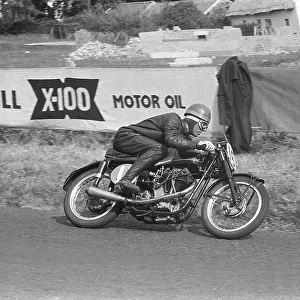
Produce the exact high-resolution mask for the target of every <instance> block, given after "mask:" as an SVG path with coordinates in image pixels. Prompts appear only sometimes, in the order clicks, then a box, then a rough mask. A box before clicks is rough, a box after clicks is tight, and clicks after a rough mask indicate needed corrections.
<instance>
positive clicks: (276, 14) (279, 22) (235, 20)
mask: <svg viewBox="0 0 300 300" xmlns="http://www.w3.org/2000/svg"><path fill="white" fill-rule="evenodd" d="M230 19H231V22H232V25H233V26H236V25H240V24H243V23H244V21H245V22H246V24H251V23H256V22H257V20H258V19H261V22H262V26H265V22H264V20H265V19H271V20H272V26H273V27H274V28H275V31H276V29H278V28H281V27H284V26H286V24H285V19H289V22H290V27H291V31H292V32H298V33H300V29H299V20H298V16H297V10H295V9H293V10H285V11H283V10H282V11H273V12H269V13H264V14H255V15H246V16H231V17H230Z"/></svg>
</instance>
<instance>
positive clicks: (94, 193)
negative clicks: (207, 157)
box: [85, 183, 196, 204]
mask: <svg viewBox="0 0 300 300" xmlns="http://www.w3.org/2000/svg"><path fill="white" fill-rule="evenodd" d="M195 185H196V183H194V184H192V185H191V186H189V187H188V188H187V189H185V190H183V191H180V192H177V193H174V194H170V195H166V196H160V197H156V198H153V199H148V200H137V199H131V198H126V197H123V196H121V195H119V194H115V193H112V192H109V191H104V190H101V189H99V188H97V187H95V186H90V187H88V188H87V189H86V191H85V192H86V193H87V194H88V195H89V196H91V197H99V198H102V199H105V200H109V201H115V202H123V203H130V204H154V203H158V202H161V201H169V200H172V199H173V198H175V197H182V196H184V195H186V194H188V193H190V192H191V191H192V190H193V189H194V187H195Z"/></svg>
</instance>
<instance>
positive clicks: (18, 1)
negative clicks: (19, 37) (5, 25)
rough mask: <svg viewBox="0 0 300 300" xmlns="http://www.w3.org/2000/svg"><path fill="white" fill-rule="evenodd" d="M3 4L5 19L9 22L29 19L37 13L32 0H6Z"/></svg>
mask: <svg viewBox="0 0 300 300" xmlns="http://www.w3.org/2000/svg"><path fill="white" fill-rule="evenodd" d="M2 4H3V6H2V14H3V19H5V21H6V22H9V23H14V22H16V21H20V20H24V19H28V18H29V17H30V16H32V15H34V14H35V13H36V10H35V7H34V6H33V4H32V2H31V1H30V0H6V1H5V3H3V2H2Z"/></svg>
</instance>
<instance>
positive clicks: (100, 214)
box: [64, 169, 123, 228]
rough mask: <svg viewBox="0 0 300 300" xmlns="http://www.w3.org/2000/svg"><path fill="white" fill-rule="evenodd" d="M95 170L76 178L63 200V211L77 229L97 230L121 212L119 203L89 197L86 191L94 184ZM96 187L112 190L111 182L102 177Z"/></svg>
mask: <svg viewBox="0 0 300 300" xmlns="http://www.w3.org/2000/svg"><path fill="white" fill-rule="evenodd" d="M96 173H97V169H91V170H88V171H86V172H84V173H83V174H81V175H80V176H78V177H77V178H76V179H75V180H74V182H73V183H72V184H71V186H70V188H69V189H68V191H67V193H66V196H65V199H64V211H65V214H66V216H67V218H68V220H69V221H70V222H71V223H72V224H74V225H75V226H77V227H85V228H99V227H102V226H104V225H106V224H108V223H109V222H111V221H112V220H114V219H115V218H116V217H117V216H118V215H119V214H120V213H121V211H122V209H123V205H122V204H121V203H117V202H112V201H107V200H105V199H100V198H96V197H89V196H88V195H87V194H86V192H85V191H86V189H87V188H88V187H89V186H92V185H93V184H94V182H95V174H96ZM98 187H99V188H100V189H103V190H109V189H111V188H112V183H111V180H110V178H109V177H108V176H104V177H103V178H102V179H101V181H100V183H99V185H98Z"/></svg>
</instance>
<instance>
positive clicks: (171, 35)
mask: <svg viewBox="0 0 300 300" xmlns="http://www.w3.org/2000/svg"><path fill="white" fill-rule="evenodd" d="M199 37H200V38H199ZM241 37H242V33H241V30H240V29H239V28H232V27H229V28H225V29H193V30H180V31H166V30H164V31H152V32H142V33H140V34H139V38H140V43H141V48H142V50H143V51H144V52H146V53H151V52H179V51H186V50H189V51H198V52H199V53H200V54H201V55H202V56H203V55H207V54H209V55H210V56H211V54H215V55H218V54H222V55H231V54H236V52H237V51H238V50H239V47H240V39H241Z"/></svg>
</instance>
